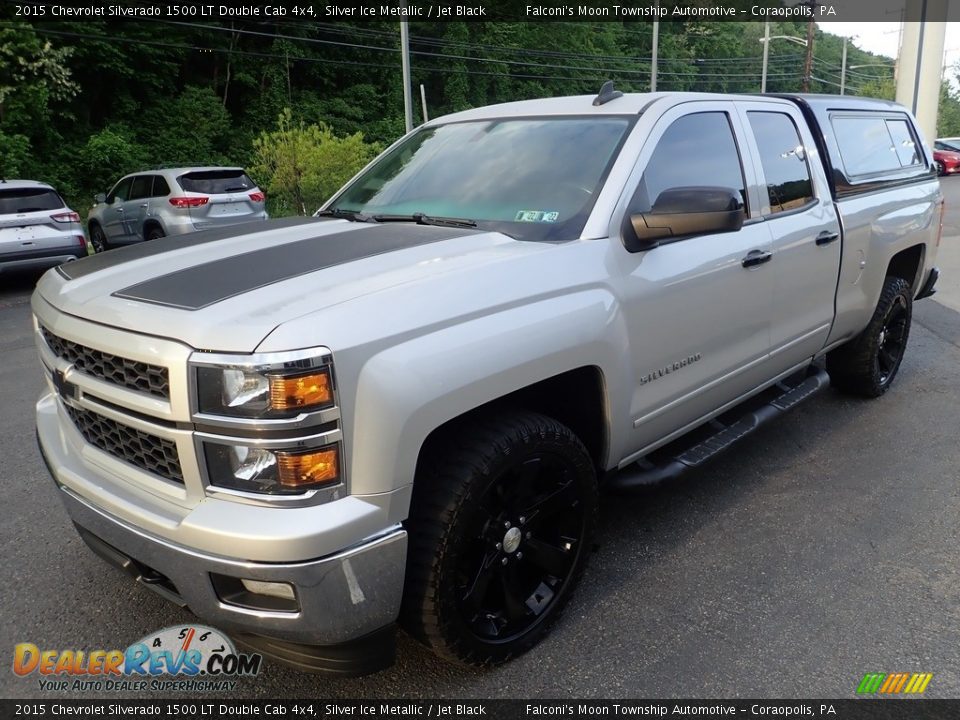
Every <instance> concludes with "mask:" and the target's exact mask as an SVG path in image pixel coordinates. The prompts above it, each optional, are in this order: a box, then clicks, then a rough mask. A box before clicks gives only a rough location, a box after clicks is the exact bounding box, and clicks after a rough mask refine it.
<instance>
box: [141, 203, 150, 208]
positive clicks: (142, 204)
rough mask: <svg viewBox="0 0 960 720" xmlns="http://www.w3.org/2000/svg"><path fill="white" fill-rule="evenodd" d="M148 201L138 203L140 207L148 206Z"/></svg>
mask: <svg viewBox="0 0 960 720" xmlns="http://www.w3.org/2000/svg"><path fill="white" fill-rule="evenodd" d="M149 206H150V203H140V207H149Z"/></svg>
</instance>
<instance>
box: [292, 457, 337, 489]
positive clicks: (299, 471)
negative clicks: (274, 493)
mask: <svg viewBox="0 0 960 720" xmlns="http://www.w3.org/2000/svg"><path fill="white" fill-rule="evenodd" d="M277 467H278V469H279V470H280V485H282V486H283V487H287V488H303V489H309V488H311V487H313V486H316V485H328V484H330V483H335V482H337V481H338V480H339V479H340V458H339V454H338V452H337V448H336V447H328V448H324V449H323V450H317V451H314V452H307V453H297V454H293V453H282V452H278V453H277Z"/></svg>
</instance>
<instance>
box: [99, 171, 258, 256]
mask: <svg viewBox="0 0 960 720" xmlns="http://www.w3.org/2000/svg"><path fill="white" fill-rule="evenodd" d="M95 201H96V203H95V205H94V206H93V208H91V210H90V216H89V230H90V242H91V244H92V245H93V249H94V250H95V251H96V252H102V251H104V250H108V249H109V248H111V247H114V246H117V245H127V244H130V243H135V242H140V241H142V240H155V239H156V238H160V237H163V236H165V235H183V234H185V233H191V232H194V231H195V230H205V229H207V228H212V227H219V226H222V225H232V224H234V223H242V222H250V221H252V220H266V219H267V211H266V206H265V202H266V195H265V194H264V193H263V191H262V190H260V188H258V187H257V185H256V183H254V182H253V180H251V179H250V178H249V177H248V176H247V173H246V172H245V171H244V169H243V168H239V167H192V168H164V169H158V170H148V171H144V172H137V173H132V174H130V175H126V176H124V177H123V178H121V179H120V181H119V182H118V183H117V184H116V185H114V186H113V188H112V189H111V190H110V192H109V193H107V194H106V195H104V194H100V195H97V197H96V198H95Z"/></svg>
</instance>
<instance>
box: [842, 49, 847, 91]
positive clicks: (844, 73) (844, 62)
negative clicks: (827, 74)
mask: <svg viewBox="0 0 960 720" xmlns="http://www.w3.org/2000/svg"><path fill="white" fill-rule="evenodd" d="M846 88H847V38H846V37H844V38H843V59H842V60H841V61H840V94H841V95H844V94H845V93H844V91H845V90H846Z"/></svg>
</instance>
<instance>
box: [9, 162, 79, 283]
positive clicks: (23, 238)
mask: <svg viewBox="0 0 960 720" xmlns="http://www.w3.org/2000/svg"><path fill="white" fill-rule="evenodd" d="M86 254H87V239H86V237H85V236H84V234H83V227H82V226H81V225H80V216H79V215H77V213H75V212H74V211H73V210H71V209H70V208H68V207H67V204H66V203H65V202H64V201H63V198H62V197H60V193H58V192H57V191H56V190H54V189H53V188H52V187H51V186H50V185H47V184H46V183H42V182H36V181H35V180H0V273H2V272H4V271H6V270H28V269H33V268H47V267H53V266H54V265H59V264H60V263H63V262H67V261H70V260H76V259H77V258H81V257H85V256H86Z"/></svg>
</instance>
